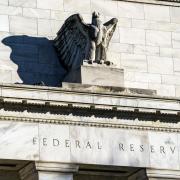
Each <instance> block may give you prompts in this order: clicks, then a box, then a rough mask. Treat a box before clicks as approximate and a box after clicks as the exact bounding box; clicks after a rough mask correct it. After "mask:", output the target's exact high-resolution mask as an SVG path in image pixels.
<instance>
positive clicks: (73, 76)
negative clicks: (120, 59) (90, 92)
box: [64, 64, 124, 87]
mask: <svg viewBox="0 0 180 180" xmlns="http://www.w3.org/2000/svg"><path fill="white" fill-rule="evenodd" d="M64 82H70V83H81V84H89V85H99V86H115V87H123V86H124V71H123V69H118V68H115V67H111V66H106V65H99V64H84V65H82V66H81V67H80V68H79V69H77V70H73V71H71V72H69V73H68V75H67V76H66V77H65V79H64Z"/></svg>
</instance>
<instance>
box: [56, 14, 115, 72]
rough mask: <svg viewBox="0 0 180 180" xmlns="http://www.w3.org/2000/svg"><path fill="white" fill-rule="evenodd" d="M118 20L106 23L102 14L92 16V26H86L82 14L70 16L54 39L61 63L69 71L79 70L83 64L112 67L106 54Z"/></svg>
mask: <svg viewBox="0 0 180 180" xmlns="http://www.w3.org/2000/svg"><path fill="white" fill-rule="evenodd" d="M117 22H118V20H117V19H116V18H113V19H111V20H110V21H108V22H106V23H104V24H103V23H102V21H101V20H100V14H99V13H96V12H94V13H93V14H92V24H86V23H85V22H84V21H83V18H82V17H81V15H80V14H74V15H72V16H70V17H69V18H68V19H67V20H66V21H65V23H64V24H63V26H62V28H61V29H60V30H59V32H58V33H57V37H56V38H55V39H54V46H55V49H56V51H57V54H58V57H59V60H60V62H61V63H62V64H63V65H64V67H65V68H66V69H67V70H72V69H77V68H79V67H80V66H81V65H82V64H83V62H85V61H86V62H88V63H89V64H92V63H98V64H103V63H104V64H106V65H110V64H111V63H110V62H109V61H107V57H106V52H107V49H108V46H109V42H110V40H111V38H112V36H113V33H114V31H115V29H116V26H117Z"/></svg>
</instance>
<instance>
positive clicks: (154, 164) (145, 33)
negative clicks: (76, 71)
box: [0, 0, 180, 180]
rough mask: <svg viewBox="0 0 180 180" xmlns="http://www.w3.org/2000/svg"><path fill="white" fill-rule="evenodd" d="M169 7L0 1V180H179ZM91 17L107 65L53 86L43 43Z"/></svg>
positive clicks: (177, 12)
mask: <svg viewBox="0 0 180 180" xmlns="http://www.w3.org/2000/svg"><path fill="white" fill-rule="evenodd" d="M178 1H179V0H178ZM178 1H176V2H172V1H158V0H143V1H142V0H129V1H126V0H123V1H118V0H0V180H179V179H180V123H179V121H180V101H179V96H180V73H179V72H180V61H179V58H180V41H179V40H180V3H179V2H178ZM94 10H97V11H99V12H100V13H101V14H102V18H103V19H104V21H106V20H108V19H110V18H111V17H116V18H118V21H119V23H118V27H117V31H116V32H115V34H114V36H113V39H112V42H111V43H110V48H109V51H108V58H109V60H111V61H112V62H113V63H114V65H116V66H115V68H114V69H108V71H107V69H106V68H104V67H103V68H102V69H103V70H102V69H101V70H99V69H98V68H97V69H98V70H97V69H96V70H97V71H95V70H94V69H93V68H92V67H91V66H87V65H84V66H83V67H82V74H83V78H84V79H81V81H78V83H81V84H78V83H76V84H73V83H72V84H71V83H65V82H62V80H63V77H64V75H65V74H66V70H65V69H64V68H63V67H62V66H61V65H60V63H59V61H58V59H57V55H56V53H55V51H54V48H53V46H52V42H51V40H52V39H54V37H55V36H56V33H57V30H59V28H60V27H61V25H62V24H63V22H64V20H65V19H66V18H67V17H68V16H70V15H71V14H73V13H76V12H78V13H81V14H82V16H83V18H84V19H85V21H86V22H90V18H91V13H92V11H94ZM83 68H84V69H83ZM91 68H92V69H91ZM90 69H91V70H90ZM122 69H123V70H122ZM116 70H118V71H116ZM89 72H90V73H89ZM92 73H94V74H93V76H91V74H92ZM97 74H98V75H99V76H100V77H99V79H98V78H97V77H98V75H97ZM118 74H121V75H122V76H119V77H117V76H118ZM41 81H43V82H44V83H45V86H41V85H40V86H39V85H37V84H38V83H39V82H41ZM34 84H36V85H34ZM60 85H62V87H60Z"/></svg>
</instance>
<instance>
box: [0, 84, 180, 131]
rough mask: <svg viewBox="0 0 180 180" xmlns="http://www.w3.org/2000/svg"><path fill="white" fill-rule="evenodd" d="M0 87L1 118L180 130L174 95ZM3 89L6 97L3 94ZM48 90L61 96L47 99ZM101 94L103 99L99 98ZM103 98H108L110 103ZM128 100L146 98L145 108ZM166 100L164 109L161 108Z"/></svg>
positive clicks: (177, 108)
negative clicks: (59, 98)
mask: <svg viewBox="0 0 180 180" xmlns="http://www.w3.org/2000/svg"><path fill="white" fill-rule="evenodd" d="M0 90H1V97H0V120H1V121H12V122H16V121H17V122H28V123H49V124H61V125H65V124H67V125H72V126H86V127H102V128H120V129H135V130H153V131H166V132H180V124H179V123H178V122H179V120H180V115H179V114H180V113H179V111H180V104H179V99H177V98H170V97H158V96H148V95H136V94H134V95H132V94H130V93H129V94H128V92H126V93H124V92H123V93H110V92H108V93H104V92H95V91H93V90H92V91H89V90H83V91H80V90H75V89H73V90H70V89H63V88H49V87H36V86H24V85H22V86H20V85H0ZM6 90H7V91H8V94H7V92H6ZM3 91H4V92H6V95H7V96H4V95H3ZM16 92H18V93H16ZM33 93H34V96H32V94H33ZM41 93H42V96H41V95H40V94H41ZM43 93H45V95H47V93H48V94H49V96H47V97H49V98H47V97H45V98H44V96H43V95H44V94H43ZM51 93H55V95H56V96H62V97H63V98H62V99H61V100H57V99H55V100H54V99H51V98H50V97H51V96H50V94H51ZM66 94H69V95H70V97H71V99H67V98H66V97H64V96H65V95H66ZM37 95H40V96H37ZM77 95H78V96H77ZM77 97H78V98H77ZM87 97H89V98H90V99H91V100H92V98H91V97H93V98H95V99H96V98H100V100H102V103H96V101H94V100H93V101H89V99H88V98H87ZM104 97H106V98H107V99H103V98H104ZM114 97H115V98H116V100H121V98H123V99H122V102H123V103H124V104H123V103H122V104H119V105H114V104H113V101H112V99H113V98H114ZM72 99H73V101H71V100H72ZM79 99H80V100H81V101H79ZM87 99H88V100H87ZM104 100H108V102H109V100H110V103H109V104H108V103H107V102H104ZM130 100H135V101H134V102H136V103H137V102H138V103H140V104H143V103H145V102H146V101H147V102H148V103H149V107H148V106H146V107H145V106H144V107H143V106H141V107H138V106H137V105H138V104H136V103H135V104H134V103H132V104H131V103H130V104H128V103H129V101H130ZM97 102H98V100H97ZM103 102H104V103H103ZM111 102H112V104H111ZM151 103H152V104H151ZM160 103H162V105H161V104H160ZM168 103H169V106H168V108H165V107H163V105H166V104H168ZM123 105H124V106H123ZM147 105H148V104H147ZM157 105H158V106H157ZM152 106H154V108H152ZM161 106H162V107H161ZM157 107H158V108H157ZM159 107H161V108H159Z"/></svg>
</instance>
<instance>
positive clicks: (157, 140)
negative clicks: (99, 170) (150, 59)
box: [0, 122, 180, 180]
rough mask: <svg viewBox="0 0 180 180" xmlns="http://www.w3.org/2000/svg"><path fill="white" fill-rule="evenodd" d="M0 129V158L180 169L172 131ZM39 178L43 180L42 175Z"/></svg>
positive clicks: (11, 125) (67, 127)
mask: <svg viewBox="0 0 180 180" xmlns="http://www.w3.org/2000/svg"><path fill="white" fill-rule="evenodd" d="M0 130H1V131H0V132H1V134H0V135H1V139H0V158H1V159H12V160H13V159H18V160H31V161H40V162H57V163H68V164H69V163H72V164H94V165H114V166H130V167H149V168H157V169H169V170H179V169H180V159H179V155H180V146H179V142H180V141H179V138H180V134H179V133H175V132H172V133H169V132H153V131H150V130H148V131H143V130H135V129H115V128H98V127H85V126H84V127H83V126H79V127H78V126H70V125H52V124H42V123H38V124H33V123H20V122H14V123H11V122H0ZM47 168H49V169H48V170H51V168H52V167H51V166H50V167H49V166H48V167H47ZM69 169H70V168H69ZM39 170H40V171H41V170H42V168H41V166H39ZM48 170H47V171H48ZM60 172H62V171H60ZM71 172H72V171H71ZM73 172H74V171H73ZM39 176H42V179H43V180H46V178H45V177H46V174H45V173H42V174H41V173H40V174H39ZM49 176H52V178H54V179H56V178H59V177H63V175H62V174H58V173H57V174H52V175H51V174H49ZM64 176H65V175H64ZM66 177H67V179H68V180H71V178H72V177H71V175H68V176H66Z"/></svg>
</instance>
